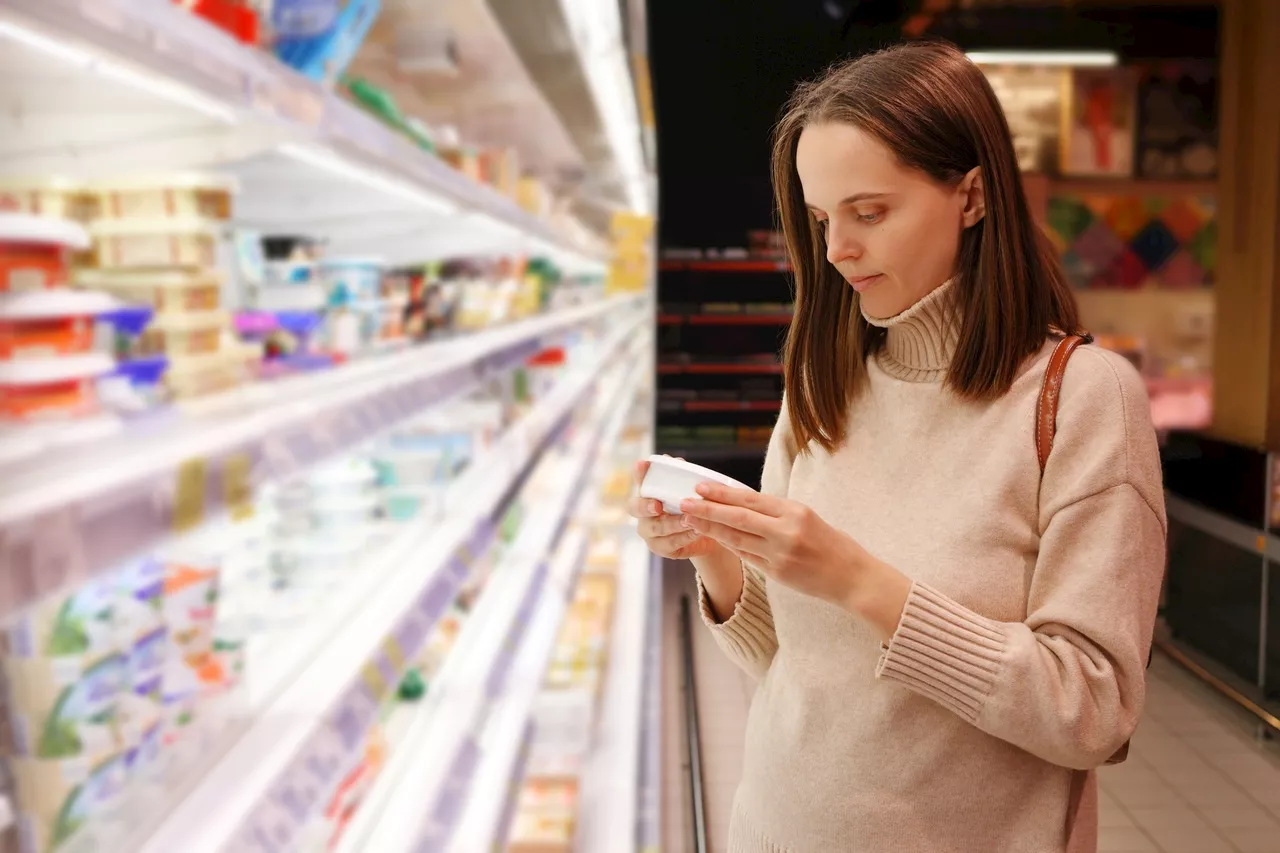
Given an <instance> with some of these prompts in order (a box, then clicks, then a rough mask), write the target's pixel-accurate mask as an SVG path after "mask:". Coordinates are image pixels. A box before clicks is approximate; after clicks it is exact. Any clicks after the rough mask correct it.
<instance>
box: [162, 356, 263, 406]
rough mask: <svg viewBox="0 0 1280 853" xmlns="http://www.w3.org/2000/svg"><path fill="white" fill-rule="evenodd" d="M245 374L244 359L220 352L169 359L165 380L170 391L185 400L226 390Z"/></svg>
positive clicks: (232, 386)
mask: <svg viewBox="0 0 1280 853" xmlns="http://www.w3.org/2000/svg"><path fill="white" fill-rule="evenodd" d="M243 378H244V363H243V361H242V360H241V359H238V358H235V357H234V356H233V355H231V354H228V353H221V352H217V353H213V354H211V355H200V356H184V357H179V358H172V359H170V360H169V369H168V370H167V371H166V372H165V375H164V382H165V386H166V387H167V388H168V390H169V393H170V394H172V395H173V396H174V398H176V399H179V400H182V399H188V398H191V397H202V396H204V395H206V394H213V393H216V392H218V391H226V390H228V389H231V388H234V387H236V386H237V385H239V384H240V381H241V380H242V379H243Z"/></svg>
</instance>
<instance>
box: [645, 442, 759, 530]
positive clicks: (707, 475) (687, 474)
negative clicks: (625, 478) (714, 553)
mask: <svg viewBox="0 0 1280 853" xmlns="http://www.w3.org/2000/svg"><path fill="white" fill-rule="evenodd" d="M708 482H710V483H719V484H721V485H724V486H729V487H730V488H733V489H747V488H750V487H749V486H745V485H743V484H742V483H739V482H738V481H737V480H735V479H733V478H732V477H726V476H725V475H724V474H721V473H720V472H718V471H712V470H711V469H710V468H703V467H702V466H701V465H694V464H693V463H692V462H686V461H684V460H683V459H675V458H674V457H671V456H662V455H658V456H650V457H649V470H648V472H647V473H646V474H645V475H644V481H643V482H642V483H641V484H640V497H642V498H648V499H650V500H657V501H662V508H663V510H664V511H665V512H667V513H670V514H672V515H680V514H681V513H680V502H681V501H683V500H685V499H686V498H692V499H695V500H696V499H698V493H697V492H696V491H695V489H696V488H697V487H698V486H699V485H700V484H701V483H708Z"/></svg>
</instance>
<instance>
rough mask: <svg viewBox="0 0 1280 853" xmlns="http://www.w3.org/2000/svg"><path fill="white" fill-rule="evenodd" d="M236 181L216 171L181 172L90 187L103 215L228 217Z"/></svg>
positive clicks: (183, 218)
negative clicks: (205, 173) (215, 172)
mask: <svg viewBox="0 0 1280 853" xmlns="http://www.w3.org/2000/svg"><path fill="white" fill-rule="evenodd" d="M236 188H237V187H236V182H235V181H234V180H232V179H230V178H225V177H220V176H217V175H202V174H195V173H190V174H181V175H165V176H157V177H154V178H141V179H137V180H131V181H125V182H119V181H113V182H112V183H111V184H109V185H105V184H101V185H95V186H92V187H90V188H89V189H90V191H91V192H92V193H93V195H94V196H95V197H96V199H97V206H98V213H99V216H101V217H102V218H103V219H178V220H190V219H212V220H227V219H230V218H231V200H232V197H233V196H234V195H235V192H236Z"/></svg>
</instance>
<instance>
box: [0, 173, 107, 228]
mask: <svg viewBox="0 0 1280 853" xmlns="http://www.w3.org/2000/svg"><path fill="white" fill-rule="evenodd" d="M97 209H98V208H97V202H96V200H95V199H94V197H93V194H92V193H90V192H87V191H86V190H85V189H84V188H83V187H78V186H75V185H74V184H71V183H69V182H67V181H65V180H56V179H50V180H46V181H38V180H37V181H23V182H17V183H14V182H5V183H3V184H0V210H16V211H19V212H21V213H29V214H31V215H33V216H44V217H49V218H52V219H69V220H71V221H73V222H89V221H90V220H92V219H95V218H96V217H97Z"/></svg>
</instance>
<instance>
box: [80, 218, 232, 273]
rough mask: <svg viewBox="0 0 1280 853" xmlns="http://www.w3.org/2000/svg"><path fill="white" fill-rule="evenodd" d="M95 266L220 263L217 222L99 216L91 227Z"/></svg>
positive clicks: (159, 265) (120, 267) (107, 267)
mask: <svg viewBox="0 0 1280 853" xmlns="http://www.w3.org/2000/svg"><path fill="white" fill-rule="evenodd" d="M90 232H91V233H92V235H93V241H94V261H95V265H96V266H98V267H100V268H102V269H131V268H137V267H143V268H147V267H152V268H154V267H186V268H207V267H213V266H215V265H216V264H217V262H218V242H219V239H220V228H219V226H218V223H216V222H213V221H210V220H206V219H99V220H98V221H96V222H94V223H93V225H92V226H90Z"/></svg>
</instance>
